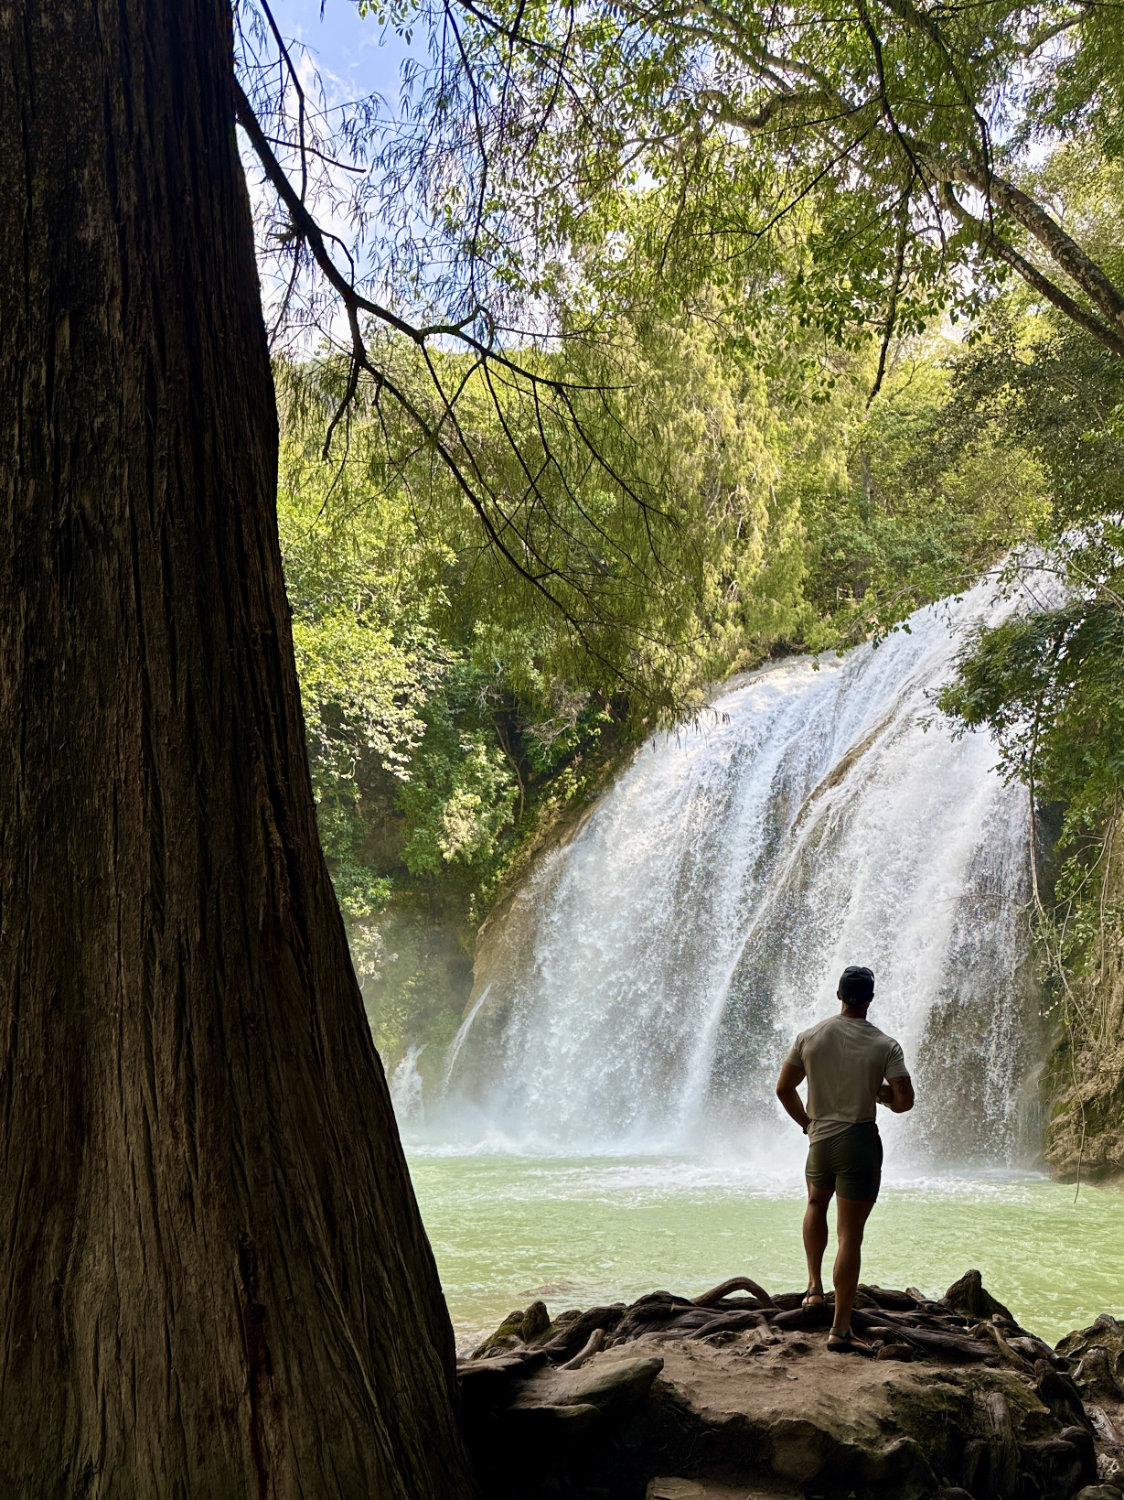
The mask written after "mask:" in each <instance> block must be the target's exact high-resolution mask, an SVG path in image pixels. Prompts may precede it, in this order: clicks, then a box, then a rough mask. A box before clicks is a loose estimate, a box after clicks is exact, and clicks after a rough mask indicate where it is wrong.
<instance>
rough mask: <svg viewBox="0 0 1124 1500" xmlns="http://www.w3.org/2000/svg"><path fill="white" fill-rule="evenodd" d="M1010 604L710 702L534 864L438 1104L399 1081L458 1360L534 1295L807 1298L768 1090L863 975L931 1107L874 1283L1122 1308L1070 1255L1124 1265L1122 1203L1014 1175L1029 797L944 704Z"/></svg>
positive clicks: (1038, 1035) (490, 955) (790, 1162)
mask: <svg viewBox="0 0 1124 1500" xmlns="http://www.w3.org/2000/svg"><path fill="white" fill-rule="evenodd" d="M1019 602H1020V601H1019V600H1017V599H1015V600H1012V599H1011V598H1010V597H1003V596H1000V595H999V594H998V592H997V590H996V588H995V586H994V584H993V583H991V582H985V583H983V584H981V585H979V586H978V587H977V588H976V589H974V590H973V591H972V592H971V593H969V594H967V595H965V596H964V598H963V599H961V600H958V601H955V602H952V603H949V604H944V605H937V606H933V607H930V608H928V609H925V610H922V611H920V612H918V613H917V614H916V615H914V616H913V617H912V618H911V620H910V621H909V622H908V624H907V627H906V628H905V629H904V630H899V631H898V632H896V633H894V634H893V635H891V636H890V637H889V638H887V639H886V640H885V641H883V642H882V643H881V644H880V645H878V646H877V647H875V646H872V645H867V646H863V647H859V648H857V649H856V650H854V651H852V652H849V653H847V654H846V655H845V656H842V657H835V656H832V657H829V658H820V659H819V660H818V661H814V660H812V659H809V658H794V659H789V660H786V661H783V662H780V663H777V664H774V665H770V666H768V667H766V668H764V669H762V670H760V671H758V672H755V673H753V674H750V675H749V676H747V677H745V678H743V679H741V680H739V681H738V682H736V683H734V684H731V685H728V686H727V688H726V689H725V690H723V691H722V693H721V695H720V696H718V697H716V698H715V699H714V701H713V704H712V708H711V711H710V712H708V713H706V714H704V715H703V716H702V717H701V718H700V720H699V721H698V723H697V724H695V725H693V726H691V727H689V728H685V729H682V730H680V731H679V732H678V733H670V734H660V735H657V736H655V737H654V738H653V739H651V740H650V741H649V742H648V744H647V745H645V746H644V747H643V749H642V750H641V751H640V752H639V753H638V754H637V756H636V757H635V759H634V761H633V763H632V764H631V765H630V766H629V768H628V769H627V770H625V771H624V772H623V773H622V774H621V775H620V776H619V778H618V779H617V781H616V783H615V785H614V786H613V787H612V789H611V790H610V791H609V792H607V793H606V794H605V795H604V796H603V797H602V798H600V799H599V800H598V802H597V803H596V804H595V805H594V806H593V808H592V810H591V812H590V815H589V816H588V817H587V819H586V820H585V822H584V824H583V825H582V826H581V827H580V828H578V830H577V831H576V832H575V834H574V835H573V836H572V837H571V838H570V840H569V841H568V842H567V843H565V844H564V845H562V846H561V847H559V848H556V849H554V850H553V851H552V852H551V853H549V854H548V855H547V856H546V857H544V858H543V859H541V860H540V861H539V863H538V865H537V867H536V869H535V870H534V872H533V874H532V875H531V877H530V878H529V879H528V880H527V881H526V882H525V884H524V885H523V886H522V888H521V889H520V890H519V891H518V893H517V894H516V895H515V897H514V899H513V900H512V901H511V903H510V904H509V906H508V908H507V909H506V911H504V912H503V913H502V914H501V915H500V917H499V918H497V919H496V922H495V924H494V929H495V930H493V932H492V933H491V935H490V936H489V938H488V939H487V942H486V944H485V946H484V952H483V960H484V961H483V963H482V965H481V968H482V972H481V975H480V980H479V984H478V992H477V993H475V994H474V995H473V997H472V999H471V1000H470V1003H469V1007H468V1011H467V1014H466V1019H465V1021H464V1023H463V1025H462V1027H461V1029H460V1031H459V1033H458V1034H457V1036H456V1038H455V1039H454V1041H453V1043H452V1044H451V1046H450V1047H449V1049H448V1053H447V1055H446V1057H445V1058H444V1060H443V1064H442V1067H441V1068H440V1070H439V1071H438V1076H439V1078H440V1087H439V1089H436V1090H433V1089H431V1090H430V1091H429V1096H428V1097H426V1095H425V1092H424V1091H423V1089H422V1087H421V1075H420V1073H419V1071H418V1068H417V1060H418V1058H417V1052H416V1051H414V1052H413V1053H408V1054H407V1056H406V1058H404V1059H403V1061H402V1063H401V1064H400V1065H399V1067H398V1068H397V1070H396V1071H395V1074H394V1075H393V1076H392V1080H391V1083H392V1092H393V1094H394V1097H395V1103H396V1108H397V1110H398V1114H399V1120H400V1124H401V1126H402V1130H403V1135H404V1139H405V1141H406V1146H407V1151H408V1153H409V1155H410V1158H411V1170H412V1172H413V1176H414V1181H415V1187H416V1190H417V1193H418V1197H419V1201H420V1203H421V1206H422V1210H423V1214H424V1216H425V1219H426V1224H427V1228H428V1230H429V1233H430V1236H431V1238H432V1239H433V1241H434V1245H435V1249H436V1250H437V1254H438V1263H439V1266H440V1269H441V1273H442V1278H443V1281H444V1283H445V1286H446V1293H447V1295H448V1297H449V1301H450V1306H451V1308H452V1311H453V1316H454V1321H455V1322H456V1323H457V1324H458V1327H459V1331H460V1334H461V1337H462V1339H464V1338H466V1337H467V1338H469V1339H471V1337H472V1336H474V1335H475V1333H477V1332H479V1331H480V1330H482V1329H484V1328H486V1327H488V1326H494V1325H495V1323H496V1322H498V1321H499V1319H500V1317H502V1316H503V1314H504V1313H505V1312H507V1311H508V1310H510V1308H511V1307H512V1306H514V1305H516V1304H519V1305H523V1301H522V1300H521V1299H526V1298H529V1297H530V1296H532V1295H542V1296H545V1297H546V1300H547V1301H548V1303H550V1304H551V1306H552V1311H556V1310H558V1308H557V1306H556V1304H557V1302H558V1297H559V1296H561V1297H562V1299H563V1303H564V1305H581V1304H582V1303H583V1302H584V1303H586V1304H588V1302H589V1301H591V1300H597V1299H602V1300H603V1299H604V1298H606V1297H608V1298H609V1300H616V1299H617V1298H620V1297H628V1296H629V1295H633V1294H639V1293H641V1292H644V1291H649V1290H651V1289H652V1288H653V1287H654V1286H656V1285H666V1286H669V1287H670V1288H671V1289H673V1290H676V1291H684V1292H692V1291H694V1292H698V1291H701V1290H703V1289H704V1286H705V1285H706V1284H707V1283H709V1282H713V1281H718V1280H721V1279H723V1278H724V1277H725V1276H728V1275H731V1274H735V1273H737V1272H739V1271H741V1272H745V1273H747V1274H750V1275H753V1276H754V1277H755V1278H757V1279H759V1280H764V1281H765V1284H766V1285H769V1279H768V1278H772V1280H773V1285H774V1286H777V1285H779V1286H790V1287H791V1286H796V1285H798V1284H800V1283H801V1280H802V1254H801V1251H800V1225H799V1220H800V1212H799V1200H800V1198H801V1197H802V1195H803V1185H802V1166H803V1159H804V1152H805V1149H806V1142H805V1141H804V1138H803V1136H802V1135H801V1134H800V1132H799V1131H798V1130H797V1129H796V1127H795V1126H794V1125H793V1124H792V1123H791V1121H789V1120H788V1119H787V1117H786V1116H784V1115H783V1113H782V1112H781V1111H780V1109H779V1106H778V1105H777V1103H776V1100H775V1098H774V1094H773V1087H774V1084H775V1080H776V1076H777V1073H778V1071H779V1067H780V1064H781V1062H782V1060H783V1058H784V1056H785V1054H786V1053H787V1051H788V1048H789V1047H790V1045H791V1042H792V1039H793V1037H794V1036H795V1035H796V1033H797V1032H798V1031H799V1030H801V1029H803V1028H804V1027H807V1026H809V1025H811V1024H813V1023H814V1022H815V1021H816V1020H817V1019H819V1018H821V1017H823V1016H825V1015H828V1014H831V1013H832V1012H833V1011H834V1010H836V1009H837V1008H838V1006H837V1002H836V1001H835V999H834V992H835V986H836V982H837V979H838V975H839V974H840V972H841V971H842V969H843V968H844V967H845V966H846V965H847V964H849V963H862V964H868V965H869V966H870V967H871V968H872V969H873V970H874V972H875V975H876V977H877V987H876V993H875V1002H874V1006H873V1008H872V1010H871V1020H872V1021H874V1022H875V1024H877V1025H878V1026H880V1027H881V1028H882V1029H883V1030H885V1031H887V1032H889V1033H890V1034H891V1035H893V1036H895V1037H897V1038H898V1040H899V1041H900V1042H901V1043H902V1046H903V1048H904V1050H905V1055H906V1060H907V1063H908V1064H909V1067H910V1071H911V1073H912V1075H913V1077H914V1080H915V1084H916V1087H917V1095H918V1102H917V1107H916V1109H915V1110H914V1111H913V1113H912V1114H910V1115H907V1116H900V1117H895V1116H892V1115H890V1114H889V1113H888V1112H886V1111H884V1110H882V1111H880V1112H879V1124H880V1128H881V1130H882V1134H883V1139H884V1141H885V1146H886V1160H887V1166H886V1174H885V1179H884V1181H885V1186H884V1191H883V1198H882V1200H881V1201H880V1204H879V1209H878V1214H877V1219H876V1221H875V1225H874V1226H873V1227H872V1236H873V1238H874V1243H875V1245H876V1246H877V1255H878V1256H879V1260H878V1263H877V1264H876V1266H874V1267H871V1268H870V1270H869V1275H870V1278H871V1279H873V1280H881V1281H883V1282H884V1283H885V1284H898V1285H905V1284H907V1283H909V1284H920V1285H922V1286H923V1287H924V1289H925V1290H926V1291H941V1290H943V1288H944V1286H945V1285H947V1284H948V1282H949V1281H951V1280H952V1279H953V1278H954V1277H955V1276H957V1275H959V1274H960V1273H961V1272H962V1271H963V1270H964V1269H965V1268H966V1266H968V1265H969V1264H972V1265H979V1266H980V1268H981V1270H983V1271H984V1273H985V1280H986V1279H987V1277H988V1275H989V1274H991V1275H992V1279H993V1280H994V1282H995V1286H996V1291H997V1294H998V1295H1000V1296H1004V1297H1005V1299H1006V1300H1010V1301H1011V1302H1012V1310H1013V1311H1014V1312H1015V1313H1016V1316H1019V1317H1024V1318H1025V1319H1026V1320H1027V1321H1028V1322H1029V1323H1030V1325H1031V1326H1035V1317H1037V1319H1038V1325H1039V1326H1040V1327H1041V1331H1043V1332H1044V1333H1048V1332H1050V1331H1051V1330H1054V1331H1056V1333H1060V1332H1062V1331H1064V1328H1068V1327H1070V1326H1073V1323H1074V1320H1077V1321H1080V1318H1079V1317H1078V1313H1079V1310H1080V1309H1081V1308H1085V1310H1086V1311H1087V1312H1088V1318H1086V1319H1085V1321H1088V1320H1089V1319H1091V1317H1092V1316H1093V1315H1094V1314H1095V1313H1096V1312H1101V1311H1106V1310H1108V1311H1112V1310H1116V1311H1119V1310H1120V1309H1119V1306H1117V1308H1116V1309H1113V1307H1112V1306H1111V1298H1112V1297H1116V1298H1119V1290H1118V1285H1119V1283H1118V1278H1116V1277H1115V1276H1112V1277H1106V1279H1105V1284H1104V1285H1101V1282H1100V1271H1099V1268H1098V1266H1096V1265H1094V1264H1092V1263H1090V1262H1089V1254H1088V1253H1089V1250H1090V1248H1091V1247H1092V1246H1094V1245H1095V1244H1096V1242H1097V1233H1098V1232H1099V1229H1100V1227H1101V1226H1104V1225H1110V1226H1113V1228H1112V1233H1113V1235H1115V1236H1117V1239H1116V1243H1119V1242H1120V1240H1119V1236H1120V1234H1121V1231H1124V1198H1122V1197H1121V1196H1120V1195H1119V1194H1115V1193H1112V1192H1111V1191H1102V1192H1093V1193H1092V1194H1090V1193H1089V1192H1088V1191H1086V1192H1085V1194H1084V1198H1083V1200H1082V1201H1079V1202H1078V1203H1077V1204H1072V1198H1073V1189H1072V1188H1062V1187H1060V1186H1059V1185H1057V1184H1053V1183H1050V1182H1048V1181H1047V1180H1046V1179H1045V1178H1044V1177H1043V1176H1042V1175H1041V1174H1040V1173H1039V1174H1035V1172H1034V1171H1033V1162H1034V1158H1035V1153H1036V1150H1037V1148H1038V1144H1039V1140H1040V1135H1041V1120H1040V1118H1039V1117H1038V1112H1037V1108H1036V1077H1037V1070H1038V1069H1039V1068H1040V1065H1041V1059H1042V1057H1043V1055H1044V1052H1045V1049H1046V1034H1045V1025H1044V1022H1043V1020H1042V1018H1041V1016H1040V1010H1041V1002H1040V997H1039V995H1038V993H1037V990H1036V987H1035V983H1034V976H1033V965H1032V962H1031V951H1030V949H1031V928H1030V914H1029V906H1030V896H1031V888H1030V864H1029V859H1030V847H1031V830H1030V810H1029V803H1028V798H1027V794H1026V791H1025V788H1023V787H1021V786H1017V785H1010V786H1008V785H1004V784H1003V781H1002V780H1001V778H1000V777H999V775H998V774H997V772H996V770H995V763H996V759H997V756H996V749H995V746H994V744H993V743H992V742H991V741H990V739H989V738H988V737H987V736H986V735H984V734H966V735H963V736H962V737H956V736H955V735H954V734H953V733H952V732H951V729H950V726H949V725H948V724H947V723H945V722H944V721H943V720H942V719H941V717H940V715H939V714H938V713H937V712H936V710H935V709H934V707H933V694H934V691H935V690H936V689H937V688H938V687H939V686H940V685H941V683H942V682H944V681H945V680H947V677H948V676H949V673H950V670H951V666H952V661H953V657H954V656H955V653H956V651H957V650H958V649H959V647H960V646H961V644H962V643H963V641H964V638H965V633H966V632H967V631H969V630H971V629H972V628H973V627H974V626H975V625H976V624H977V623H978V622H980V621H988V622H991V621H994V620H997V619H999V618H1001V617H1002V616H1004V615H1005V614H1007V613H1008V612H1009V611H1010V609H1011V608H1012V607H1013V605H1014V606H1017V604H1018V603H1019ZM428 1071H429V1073H430V1076H431V1077H432V1076H433V1073H434V1070H433V1069H432V1068H430V1069H429V1070H428ZM1067 1206H1070V1207H1067ZM1091 1214H1093V1215H1094V1217H1095V1223H1092V1222H1091V1220H1090V1215H1091ZM1020 1247H1021V1249H1020ZM996 1258H998V1261H1000V1262H1001V1263H1002V1264H997V1265H994V1266H989V1264H988V1262H989V1259H991V1260H995V1259H996ZM1075 1261H1076V1262H1077V1263H1078V1264H1080V1263H1082V1262H1085V1272H1086V1275H1085V1281H1084V1282H1083V1283H1082V1282H1081V1277H1080V1275H1079V1276H1078V1277H1077V1280H1076V1281H1075V1279H1074V1275H1075V1273H1074V1263H1075ZM1063 1266H1064V1268H1065V1273H1064V1279H1061V1280H1060V1279H1059V1277H1060V1275H1061V1270H1062V1267H1063ZM778 1278H779V1279H778ZM942 1278H943V1279H942ZM1090 1278H1091V1280H1090ZM1013 1281H1014V1282H1017V1283H1018V1286H1021V1287H1022V1289H1023V1291H1024V1294H1025V1299H1029V1302H1030V1304H1031V1305H1030V1306H1019V1305H1015V1303H1016V1301H1017V1298H1016V1297H1015V1294H1014V1292H1012V1282H1013ZM1079 1283H1080V1285H1079ZM1066 1287H1068V1291H1066V1290H1065V1289H1064V1288H1066ZM552 1288H556V1289H557V1290H556V1294H552V1293H551V1291H550V1289H552ZM1087 1298H1088V1299H1091V1300H1088V1301H1087ZM1059 1299H1060V1300H1059ZM1071 1304H1072V1305H1071ZM1061 1325H1064V1328H1063V1327H1062V1326H1061Z"/></svg>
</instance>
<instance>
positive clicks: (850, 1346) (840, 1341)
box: [827, 1328, 878, 1359]
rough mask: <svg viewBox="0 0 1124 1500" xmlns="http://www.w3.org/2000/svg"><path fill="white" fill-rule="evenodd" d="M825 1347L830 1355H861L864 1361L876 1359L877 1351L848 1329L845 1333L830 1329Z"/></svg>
mask: <svg viewBox="0 0 1124 1500" xmlns="http://www.w3.org/2000/svg"><path fill="white" fill-rule="evenodd" d="M827 1347H828V1348H829V1349H830V1350H831V1352H832V1354H861V1355H862V1356H863V1358H864V1359H877V1358H878V1350H877V1349H875V1348H874V1346H873V1345H872V1344H868V1343H867V1342H866V1340H865V1339H860V1338H858V1337H856V1335H855V1334H853V1333H852V1332H851V1330H850V1329H849V1328H848V1330H847V1332H846V1333H839V1332H837V1330H836V1329H834V1328H833V1329H832V1330H831V1332H830V1333H829V1334H828V1336H827Z"/></svg>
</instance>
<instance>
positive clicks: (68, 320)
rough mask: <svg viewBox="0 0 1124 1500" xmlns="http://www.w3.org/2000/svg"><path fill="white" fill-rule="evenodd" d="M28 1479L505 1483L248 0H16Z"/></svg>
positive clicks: (9, 24)
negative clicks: (291, 542) (430, 1216)
mask: <svg viewBox="0 0 1124 1500" xmlns="http://www.w3.org/2000/svg"><path fill="white" fill-rule="evenodd" d="M0 112H2V118H0V247H2V250H3V256H2V261H0V746H2V751H3V756H4V763H3V764H4V773H3V776H2V777H0V899H2V910H0V1149H2V1156H3V1160H2V1166H0V1246H2V1248H3V1260H2V1264H3V1273H4V1281H5V1285H4V1290H3V1303H2V1313H0V1495H2V1496H3V1497H4V1500H8V1497H27V1500H54V1497H63V1496H65V1497H66V1500H71V1497H73V1496H84V1497H94V1496H97V1497H121V1500H148V1497H160V1500H172V1497H175V1496H185V1497H186V1496H190V1497H200V1500H227V1497H230V1500H234V1497H238V1500H243V1497H246V1500H262V1497H270V1500H275V1497H296V1496H303V1497H308V1500H321V1497H325V1500H326V1497H336V1496H339V1497H346V1500H369V1497H376V1496H377V1497H380V1500H381V1497H402V1500H424V1497H429V1496H433V1497H438V1496H439V1497H441V1500H455V1497H458V1496H465V1495H468V1494H469V1493H470V1492H471V1488H472V1487H471V1481H470V1480H469V1478H468V1477H467V1471H466V1467H465V1460H464V1457H463V1450H462V1448H461V1444H460V1440H459V1437H458V1434H457V1430H456V1425H455V1421H454V1416H453V1406H452V1399H451V1392H452V1344H451V1333H450V1327H449V1322H448V1318H447V1314H446V1311H445V1307H444V1303H443V1301H442V1298H441V1293H440V1288H439V1285H438V1282H437V1276H436V1271H435V1268H434V1264H433V1260H432V1256H431V1253H430V1249H429V1246H428V1243H427V1241H426V1238H425V1234H424V1232H423V1230H422V1227H421V1223H420V1220H419V1218H418V1214H417V1209H416V1206H415V1203H414V1199H413V1194H412V1191H411V1188H410V1183H409V1179H408V1176H407V1172H406V1167H405V1163H404V1161H403V1157H402V1153H401V1148H400V1146H399V1143H398V1137H397V1132H396V1130H395V1126H394V1121H393V1116H392V1114H391V1110H390V1104H389V1099H388V1095H387V1090H386V1086H385V1082H384V1079H383V1075H382V1070H381V1068H380V1066H379V1062H378V1059H377V1057H376V1055H375V1052H374V1049H373V1047H372V1044H371V1039H370V1035H369V1032H368V1029H367V1026H366V1023H365V1020H364V1016H363V1010H362V1005H361V1001H360V997H359V994H358V990H357V987H356V984H355V981H354V978H353V975H352V971H351V967H350V962H349V959H348V953H347V947H346V943H345V939H344V933H343V928H342V925H341V922H340V918H339V914H338V911H337V909H336V905H335V901H334V898H333V896H332V891H331V887H330V884H329V881H328V877H327V874H326V871H325V867H324V863H323V859H322V857H321V854H320V850H319V844H318V841H317V836H316V827H315V816H314V808H313V803H312V796H311V791H310V786H309V779H308V772H307V767H306V763H305V758H304V741H303V729H302V725H301V718H300V704H299V698H298V692H297V684H296V678H295V673H294V667H293V655H292V647H291V642H290V632H289V625H288V610H287V606H286V602H285V596H284V590H283V584H282V576H281V562H280V556H279V552H278V545H277V534H276V521H275V512H274V496H275V478H276V474H275V463H276V444H277V433H276V418H275V412H274V406H273V393H272V384H271V380H270V373H269V365H268V358H267V351H266V347H265V341H264V335H263V329H262V317H261V309H260V305H259V300H258V290H257V280H256V273H255V268H254V263H253V252H252V243H251V231H250V223H249V213H248V205H247V201H246V194H245V187H244V183H243V181H242V178H241V173H240V168H239V164H238V158H237V151H236V145H235V140H234V131H233V125H232V119H233V113H232V101H231V39H230V17H229V11H228V8H227V6H226V4H225V0H114V3H113V4H108V5H107V4H105V3H102V0H65V3H64V0H49V3H48V0H0Z"/></svg>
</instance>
